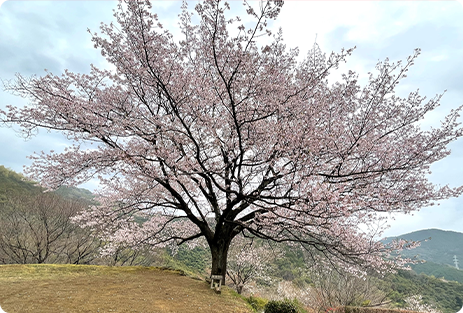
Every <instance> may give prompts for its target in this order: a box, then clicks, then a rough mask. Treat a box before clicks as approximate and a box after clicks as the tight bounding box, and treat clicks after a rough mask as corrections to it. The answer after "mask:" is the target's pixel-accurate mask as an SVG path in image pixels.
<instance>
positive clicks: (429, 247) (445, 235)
mask: <svg viewBox="0 0 463 313" xmlns="http://www.w3.org/2000/svg"><path fill="white" fill-rule="evenodd" d="M398 238H400V239H405V240H413V241H420V242H421V245H420V246H419V247H417V248H416V249H412V250H405V251H403V253H402V254H403V255H405V256H415V255H416V256H417V257H418V259H420V260H425V261H430V262H434V263H438V264H446V265H449V266H452V267H453V266H454V262H453V256H454V255H456V256H457V258H458V260H459V261H460V262H462V264H461V267H462V268H463V233H459V232H455V231H448V230H441V229H424V230H419V231H415V232H411V233H408V234H403V235H400V236H397V237H394V238H391V239H398Z"/></svg>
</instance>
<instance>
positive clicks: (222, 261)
mask: <svg viewBox="0 0 463 313" xmlns="http://www.w3.org/2000/svg"><path fill="white" fill-rule="evenodd" d="M230 242H231V240H224V239H220V240H218V242H216V243H212V244H211V243H209V246H210V249H211V256H212V269H211V275H221V276H222V285H225V276H226V274H227V256H228V248H229V247H230Z"/></svg>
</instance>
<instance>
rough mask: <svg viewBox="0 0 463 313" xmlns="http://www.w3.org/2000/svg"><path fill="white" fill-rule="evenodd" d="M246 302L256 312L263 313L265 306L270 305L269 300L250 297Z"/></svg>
mask: <svg viewBox="0 0 463 313" xmlns="http://www.w3.org/2000/svg"><path fill="white" fill-rule="evenodd" d="M246 302H247V303H249V305H250V306H251V307H252V308H253V309H254V311H256V312H263V311H264V308H265V305H266V304H267V303H268V300H267V299H263V298H259V297H253V296H250V297H249V298H246Z"/></svg>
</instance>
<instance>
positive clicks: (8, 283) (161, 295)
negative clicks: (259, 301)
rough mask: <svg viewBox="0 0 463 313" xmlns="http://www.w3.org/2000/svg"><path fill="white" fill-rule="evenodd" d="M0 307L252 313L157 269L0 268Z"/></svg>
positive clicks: (226, 295)
mask: <svg viewBox="0 0 463 313" xmlns="http://www.w3.org/2000/svg"><path fill="white" fill-rule="evenodd" d="M0 306H1V307H2V309H3V310H4V311H6V312H8V313H15V312H17V313H19V312H20V313H23V312H34V313H54V312H56V313H61V312H66V313H73V312H79V313H80V312H141V313H151V312H188V313H189V312H217V313H232V312H233V313H250V312H252V310H251V309H249V307H248V306H247V304H246V303H245V301H244V300H243V299H241V298H240V297H237V296H236V294H235V293H234V292H233V291H232V290H230V289H228V288H227V287H224V288H222V293H221V294H216V293H215V292H214V291H213V290H211V289H210V288H209V285H208V284H207V283H206V282H205V281H202V280H198V279H193V278H190V277H186V276H182V275H181V273H180V272H178V271H173V270H165V269H160V268H155V267H136V266H134V267H108V266H91V265H49V264H47V265H0Z"/></svg>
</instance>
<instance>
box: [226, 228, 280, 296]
mask: <svg viewBox="0 0 463 313" xmlns="http://www.w3.org/2000/svg"><path fill="white" fill-rule="evenodd" d="M229 255H230V257H229V262H228V266H227V276H228V277H229V278H230V279H231V281H232V282H233V286H234V287H235V289H236V291H237V292H238V293H239V294H241V293H242V292H243V288H244V287H245V286H246V285H247V284H249V283H250V282H252V281H254V280H256V279H262V280H267V281H268V280H270V277H269V276H268V273H267V272H268V270H270V262H271V261H272V260H273V259H275V258H276V257H278V256H279V255H281V253H280V252H278V251H276V250H274V249H271V247H268V246H262V245H257V244H256V243H254V242H253V241H250V240H246V239H244V238H242V237H241V236H239V237H237V238H235V240H234V242H233V244H232V245H231V247H230V251H229Z"/></svg>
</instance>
